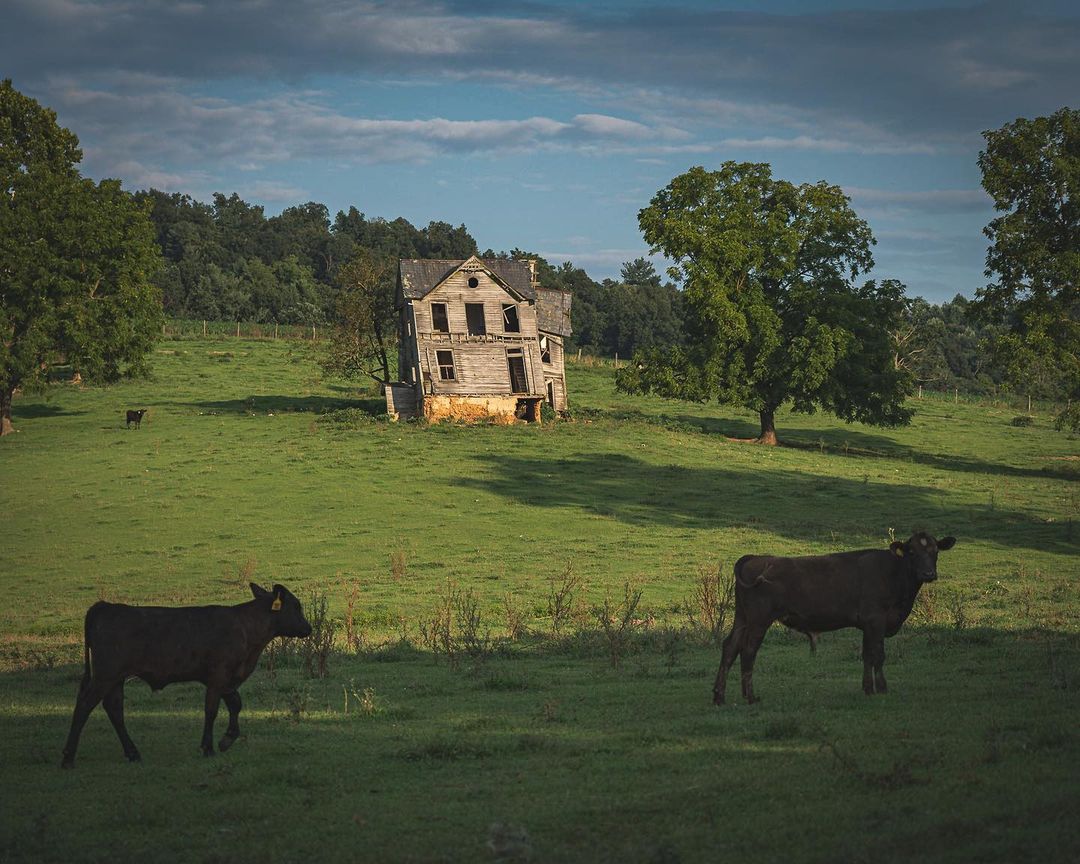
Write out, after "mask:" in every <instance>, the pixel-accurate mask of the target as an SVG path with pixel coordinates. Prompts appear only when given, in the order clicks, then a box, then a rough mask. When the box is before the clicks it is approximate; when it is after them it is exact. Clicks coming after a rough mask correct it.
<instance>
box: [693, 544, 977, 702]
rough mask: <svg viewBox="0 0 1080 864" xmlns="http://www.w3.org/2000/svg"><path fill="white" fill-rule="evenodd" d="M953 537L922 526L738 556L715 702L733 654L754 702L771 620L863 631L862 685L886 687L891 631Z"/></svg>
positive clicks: (874, 689) (807, 628)
mask: <svg viewBox="0 0 1080 864" xmlns="http://www.w3.org/2000/svg"><path fill="white" fill-rule="evenodd" d="M955 543H956V538H955V537H945V538H943V539H941V540H935V539H934V538H933V537H931V536H930V535H929V534H925V533H922V532H919V533H917V534H914V535H912V537H911V539H910V540H908V541H907V542H906V543H901V542H900V541H897V542H895V543H892V544H891V545H890V546H889V548H888V549H861V550H859V551H856V552H837V553H835V554H832V555H807V556H805V557H801V558H781V557H778V556H774V555H744V556H743V557H742V558H740V559H739V560H738V561H737V562H736V563H735V621H734V623H733V625H732V628H731V633H729V634H728V637H727V638H726V639H725V640H724V653H723V658H722V659H721V661H720V670H719V672H717V674H716V684H715V685H714V686H713V702H714V703H715V704H717V705H723V704H724V691H725V690H726V689H727V675H728V670H729V669H731V665H732V664H733V663H734V662H735V658H736V657H739V658H740V664H741V666H742V693H743V697H744V698H745V699H746V701H747V702H754V701H755V699H754V687H753V678H754V658H755V657H756V656H757V651H758V648H759V647H761V642H762V640H763V639H764V638H765V633H766V631H767V630H768V629H769V627H770V625H771V624H772V623H773V621H779V622H780V623H781V624H784V625H786V626H788V627H790V628H792V629H793V630H798V631H799V632H801V633H806V634H808V635H810V637H811V642H813V640H814V638H815V636H816V634H818V633H823V632H826V631H829V630H839V629H841V628H843V627H858V628H859V629H860V630H862V632H863V651H862V654H863V691H864V692H866V693H867V694H868V695H870V694H873V693H884V692H885V674H884V672H883V670H882V667H883V665H884V663H885V637H886V636H894V635H896V632H897V631H898V630H899V629H900V625H902V624H903V623H904V621H905V620H907V617H908V615H910V614H911V607H912V606H913V605H914V603H915V597H916V596H917V595H918V593H919V589H920V588H921V587H922V586H923V583H924V582H933V581H934V580H935V579H936V578H937V556H938V552H944V551H945V550H946V549H952V547H953V545H954V544H955Z"/></svg>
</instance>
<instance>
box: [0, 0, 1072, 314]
mask: <svg viewBox="0 0 1080 864" xmlns="http://www.w3.org/2000/svg"><path fill="white" fill-rule="evenodd" d="M0 78H11V79H12V82H13V84H14V86H15V87H16V88H17V89H18V90H20V91H21V92H23V93H26V94H27V95H29V96H32V97H34V98H35V99H37V100H38V101H39V102H41V103H42V104H44V105H47V106H48V107H50V108H52V109H53V110H55V111H56V113H57V116H58V120H59V121H60V123H61V124H62V125H64V126H66V127H68V128H69V129H71V130H72V131H73V132H75V133H76V134H77V135H78V136H79V139H80V141H81V144H82V148H83V154H84V157H83V163H82V166H81V168H82V171H83V173H84V174H85V175H87V176H90V177H93V178H95V179H101V178H104V177H117V178H120V179H121V180H122V181H123V183H124V186H125V188H127V189H131V190H134V189H145V188H150V187H153V188H157V189H161V190H165V191H168V192H181V193H185V194H188V195H191V196H192V197H194V198H195V199H197V200H200V201H207V202H208V201H210V200H211V199H212V195H213V193H214V192H223V193H225V194H231V193H233V192H236V193H238V194H239V195H240V197H241V198H243V199H244V200H246V201H248V202H252V203H258V204H261V205H263V206H264V207H265V209H266V213H267V215H274V214H276V213H279V212H280V211H281V210H282V209H284V208H285V207H290V206H294V205H298V204H303V203H306V202H308V201H318V202H321V203H323V204H325V205H326V206H327V207H328V208H329V210H330V213H331V217H332V216H333V215H334V214H335V213H336V212H337V211H338V210H347V209H348V208H349V207H350V206H355V207H356V208H357V209H359V210H360V211H362V212H363V213H365V214H366V215H367V216H368V217H369V218H373V217H380V216H381V217H385V218H387V219H393V218H396V217H398V216H404V217H405V218H406V219H408V220H409V221H410V222H412V223H413V224H415V225H417V226H419V227H422V226H424V225H427V223H428V222H430V221H435V220H441V221H445V222H449V223H451V224H453V225H459V224H464V225H465V226H466V227H467V228H468V230H469V232H470V233H471V234H472V236H473V237H474V238H475V239H476V241H477V243H478V244H479V246H480V248H481V250H483V249H488V248H491V249H495V250H510V249H513V248H520V249H526V250H529V251H531V252H535V253H538V254H540V255H543V256H544V257H545V258H547V259H548V260H549V261H551V262H552V263H554V264H559V263H562V262H563V261H573V262H574V264H576V265H577V266H580V267H583V268H584V269H585V270H586V271H588V273H589V275H590V276H592V277H593V278H594V279H603V278H606V277H612V278H616V277H617V276H618V273H619V269H620V267H621V265H622V264H623V263H624V262H626V261H631V260H633V259H635V258H637V257H639V256H642V255H648V254H649V251H650V250H649V248H648V244H646V243H645V241H644V240H643V238H642V236H641V232H640V230H639V229H638V225H637V214H638V211H639V210H640V209H641V208H643V207H645V206H647V205H648V203H649V201H650V199H651V198H652V197H653V196H654V195H655V194H656V192H657V191H658V190H660V189H662V188H663V187H664V186H666V185H667V184H668V183H669V182H670V181H671V179H672V178H674V177H675V176H677V175H679V174H681V173H683V172H684V171H686V170H687V169H689V168H690V167H692V166H695V165H701V166H704V167H705V168H706V169H710V170H712V169H716V168H719V166H720V165H721V164H722V163H723V162H724V161H726V160H736V161H752V162H769V163H771V165H772V167H773V174H774V176H776V177H779V178H783V179H787V180H790V181H792V182H795V183H803V182H811V183H813V182H818V181H821V180H824V181H827V182H829V183H831V184H835V185H838V186H840V187H842V188H843V189H844V191H845V192H846V194H847V195H848V196H850V198H851V201H852V206H853V207H854V209H855V211H856V212H857V213H858V214H859V215H860V216H861V217H862V218H864V219H865V220H866V221H867V222H868V223H869V224H870V227H871V229H872V231H873V233H874V236H875V237H876V238H877V246H876V247H875V250H874V256H875V260H876V267H875V269H874V271H873V272H872V274H871V275H872V276H874V277H876V278H895V279H899V280H901V281H902V282H904V283H905V284H906V285H907V286H908V293H909V294H910V295H911V296H922V297H925V298H926V299H928V300H931V301H933V302H942V301H944V300H949V299H952V297H953V296H955V295H956V294H964V295H965V296H969V297H970V296H973V295H974V293H975V291H976V290H977V289H978V288H980V287H981V286H982V285H984V284H985V283H986V281H987V279H986V277H985V276H984V274H983V267H984V261H985V255H986V238H985V237H984V235H983V233H982V229H983V228H984V227H985V226H986V224H987V223H988V222H989V220H990V219H992V218H993V215H994V212H993V209H992V206H991V203H990V199H989V198H988V197H987V196H986V194H985V193H984V192H983V191H982V189H981V187H980V174H979V169H978V165H977V159H978V154H979V150H980V149H981V148H982V146H983V144H984V141H983V138H982V134H981V133H982V132H983V131H984V130H987V129H996V128H999V127H1000V126H1002V125H1004V124H1005V123H1008V122H1010V121H1012V120H1014V119H1016V118H1017V117H1036V116H1042V115H1046V114H1050V113H1052V112H1053V111H1055V110H1057V109H1058V108H1061V107H1063V106H1069V107H1073V108H1076V107H1080V105H1078V103H1080V4H1075V3H1072V2H1058V0H1024V2H990V3H977V4H973V3H967V2H948V0H939V2H932V0H926V2H921V3H918V2H907V0H884V2H868V0H847V2H836V0H806V2H796V0H762V2H739V0H732V2H721V3H712V2H698V0H686V2H681V3H680V2H661V0H626V2H617V0H603V2H593V3H590V2H569V0H565V2H559V0H498V2H495V0H487V2H485V0H478V2H455V0H449V2H430V0H400V2H392V0H391V2H379V0H375V2H355V0H232V2H226V0H3V2H2V26H0ZM654 260H657V261H658V262H659V261H660V259H659V258H658V257H657V258H655V259H654ZM661 263H662V262H661Z"/></svg>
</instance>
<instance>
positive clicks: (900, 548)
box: [889, 540, 904, 558]
mask: <svg viewBox="0 0 1080 864" xmlns="http://www.w3.org/2000/svg"><path fill="white" fill-rule="evenodd" d="M889 551H890V552H892V554H893V555H895V556H896V557H897V558H903V557H904V544H903V543H902V542H901V541H900V540H894V541H893V542H892V543H890V544H889Z"/></svg>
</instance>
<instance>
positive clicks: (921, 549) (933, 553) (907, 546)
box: [889, 531, 956, 582]
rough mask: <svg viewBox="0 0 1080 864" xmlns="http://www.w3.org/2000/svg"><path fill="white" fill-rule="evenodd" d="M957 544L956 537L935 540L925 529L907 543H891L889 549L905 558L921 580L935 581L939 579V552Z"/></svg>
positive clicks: (906, 562) (913, 535) (898, 556)
mask: <svg viewBox="0 0 1080 864" xmlns="http://www.w3.org/2000/svg"><path fill="white" fill-rule="evenodd" d="M954 545H956V538H955V537H942V538H941V539H940V540H935V539H934V538H933V537H931V536H930V535H929V534H927V533H926V532H925V531H917V532H916V533H914V534H912V535H911V539H909V540H908V541H907V542H906V543H901V542H900V541H899V540H897V541H896V542H895V543H891V544H889V549H890V550H891V551H892V554H893V555H895V556H896V557H897V558H901V559H903V561H904V563H905V564H906V565H907V566H908V568H909V569H910V570H911V572H912V573H914V574H915V578H916V579H918V580H919V581H920V582H933V581H934V580H935V579H937V556H938V552H944V551H945V550H946V549H952V547H953V546H954Z"/></svg>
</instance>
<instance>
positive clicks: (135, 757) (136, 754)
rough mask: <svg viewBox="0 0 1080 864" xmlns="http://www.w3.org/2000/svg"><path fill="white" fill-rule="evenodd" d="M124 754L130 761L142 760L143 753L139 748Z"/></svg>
mask: <svg viewBox="0 0 1080 864" xmlns="http://www.w3.org/2000/svg"><path fill="white" fill-rule="evenodd" d="M124 755H125V756H126V757H127V760H128V762H142V754H141V753H139V751H138V750H132V751H131V752H130V753H125V754H124Z"/></svg>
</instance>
